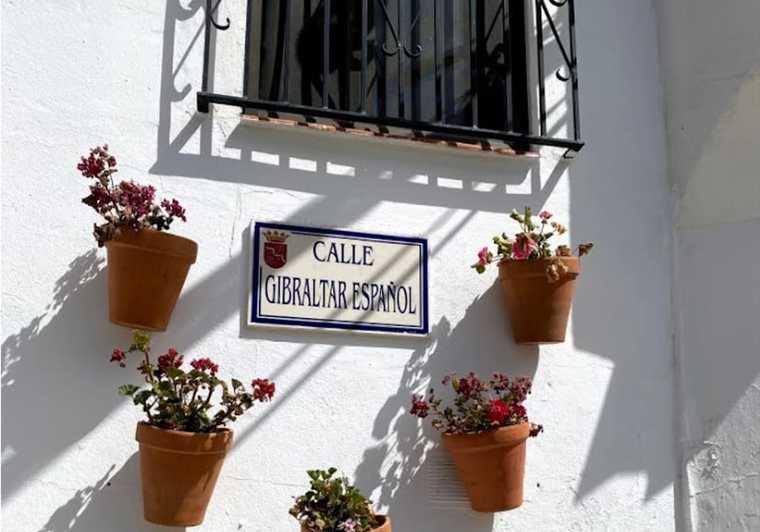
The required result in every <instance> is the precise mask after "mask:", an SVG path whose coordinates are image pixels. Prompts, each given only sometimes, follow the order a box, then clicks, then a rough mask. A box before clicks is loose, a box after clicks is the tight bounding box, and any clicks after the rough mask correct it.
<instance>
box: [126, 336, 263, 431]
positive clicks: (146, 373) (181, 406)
mask: <svg viewBox="0 0 760 532" xmlns="http://www.w3.org/2000/svg"><path fill="white" fill-rule="evenodd" d="M132 336H133V339H132V342H133V343H132V345H131V346H130V347H129V349H127V351H126V352H124V351H122V350H121V349H114V350H113V353H112V354H111V362H116V363H118V364H119V366H121V367H122V368H124V367H126V366H127V354H131V353H141V354H142V360H141V361H140V363H139V365H138V366H137V370H138V371H139V372H140V374H141V375H142V376H143V378H144V379H145V383H146V384H147V386H146V387H145V388H141V387H140V386H135V385H133V384H125V385H123V386H120V387H119V393H120V394H121V395H126V396H128V397H131V398H132V401H133V402H134V404H135V405H139V406H141V407H142V409H143V412H145V415H146V416H147V418H148V424H150V425H154V426H156V427H160V428H164V429H170V430H180V431H186V432H217V431H219V430H220V429H221V428H222V427H224V425H225V424H226V423H227V422H228V421H235V420H236V419H237V418H238V416H241V415H243V413H244V412H245V411H246V410H248V409H249V408H251V407H252V406H253V404H254V402H257V401H258V402H262V403H263V402H265V401H270V400H271V399H272V397H273V396H274V389H275V385H274V383H273V382H269V380H268V379H254V380H253V382H252V383H251V387H252V390H251V391H250V392H249V391H247V390H246V389H245V386H244V385H243V383H241V382H240V381H239V380H236V379H231V381H230V384H227V383H226V382H224V381H223V380H221V379H219V378H218V377H217V376H216V374H217V372H218V371H219V366H218V365H217V364H215V363H214V362H212V361H211V359H209V358H198V359H195V360H193V361H192V362H190V367H191V368H192V369H190V370H189V371H186V370H184V369H183V368H182V364H183V356H182V355H180V354H179V353H178V352H177V351H176V349H173V348H171V349H169V350H168V351H167V352H166V353H164V354H163V355H161V356H159V357H158V359H157V360H156V363H155V364H154V363H153V360H152V358H151V355H150V335H149V334H147V333H144V332H142V331H134V332H133V335H132ZM217 388H221V397H220V404H219V407H220V408H219V410H218V411H217V412H216V413H215V414H213V415H210V413H209V411H210V410H211V408H212V405H211V400H212V398H213V397H214V393H215V391H216V389H217Z"/></svg>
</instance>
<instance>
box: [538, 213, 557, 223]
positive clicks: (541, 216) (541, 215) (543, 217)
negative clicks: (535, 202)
mask: <svg viewBox="0 0 760 532" xmlns="http://www.w3.org/2000/svg"><path fill="white" fill-rule="evenodd" d="M538 216H539V218H541V219H542V220H544V221H546V220H548V219H549V218H551V217H552V216H554V215H553V214H552V213H550V212H549V211H541V212H540V213H539V214H538Z"/></svg>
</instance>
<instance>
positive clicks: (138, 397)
mask: <svg viewBox="0 0 760 532" xmlns="http://www.w3.org/2000/svg"><path fill="white" fill-rule="evenodd" d="M152 396H153V390H142V391H140V392H138V393H136V394H134V396H133V397H132V400H133V401H134V403H135V404H136V405H144V404H145V403H147V402H148V399H150V398H151V397H152Z"/></svg>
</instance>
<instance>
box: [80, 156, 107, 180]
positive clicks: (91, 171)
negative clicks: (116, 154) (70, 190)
mask: <svg viewBox="0 0 760 532" xmlns="http://www.w3.org/2000/svg"><path fill="white" fill-rule="evenodd" d="M104 169H105V165H104V164H103V161H102V160H101V159H99V158H97V157H95V155H94V154H92V153H91V154H90V156H89V157H87V158H85V157H82V160H81V161H80V163H79V164H78V165H77V170H79V171H80V172H81V173H82V175H83V176H84V177H97V176H99V175H100V173H101V172H102V171H103V170H104Z"/></svg>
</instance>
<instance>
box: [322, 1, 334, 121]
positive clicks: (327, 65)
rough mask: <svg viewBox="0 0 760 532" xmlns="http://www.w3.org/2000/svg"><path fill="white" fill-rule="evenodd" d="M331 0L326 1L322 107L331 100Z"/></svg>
mask: <svg viewBox="0 0 760 532" xmlns="http://www.w3.org/2000/svg"><path fill="white" fill-rule="evenodd" d="M331 4H332V2H331V0H324V18H325V20H324V26H323V28H322V107H324V108H325V109H326V108H327V107H329V106H330V98H329V96H328V94H327V90H328V85H327V80H328V77H329V76H330V15H331V13H332V6H331Z"/></svg>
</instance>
